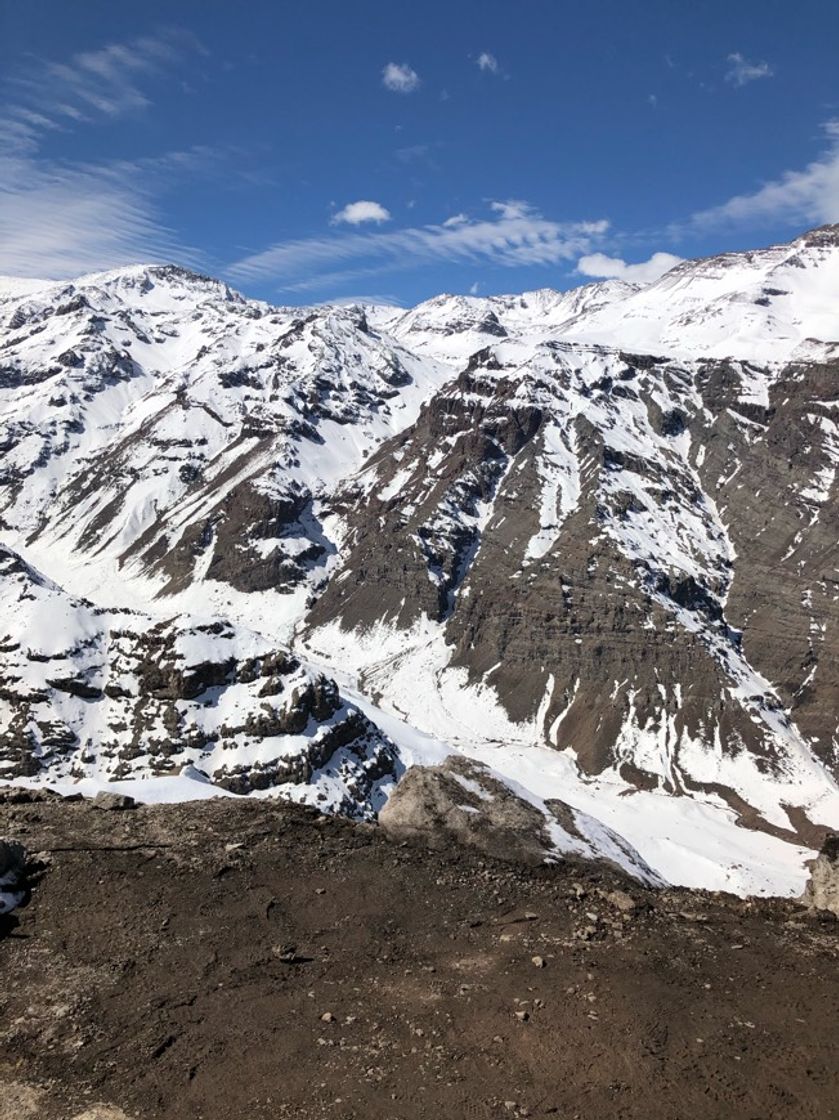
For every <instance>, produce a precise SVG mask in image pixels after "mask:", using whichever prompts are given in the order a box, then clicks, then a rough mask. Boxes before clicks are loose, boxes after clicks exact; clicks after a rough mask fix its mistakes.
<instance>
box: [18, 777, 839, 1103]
mask: <svg viewBox="0 0 839 1120" xmlns="http://www.w3.org/2000/svg"><path fill="white" fill-rule="evenodd" d="M20 796H21V795H18V794H15V793H10V792H6V793H4V794H0V836H6V837H14V838H17V839H19V840H21V841H23V842H24V843H25V844H26V846H27V848H28V849H29V851H30V852H32V853H42V855H41V859H42V860H43V863H44V864H45V870H44V871H43V874H42V877H41V878H40V881H39V882H37V883H36V884H35V886H34V888H33V892H32V898H31V902H30V903H29V905H28V906H26V908H25V909H23V910H21V911H19V912H18V914H17V916H16V919H14V918H13V919H11V920H10V919H6V920H5V925H4V926H3V927H2V928H0V1120H33V1118H37V1120H59V1118H61V1120H71V1118H73V1120H126V1118H127V1120H147V1118H148V1120H150V1118H162V1120H187V1118H188V1120H263V1118H266V1120H267V1118H269V1117H270V1118H271V1120H285V1118H294V1120H320V1118H327V1117H328V1118H330V1120H385V1118H387V1120H420V1118H433V1120H450V1118H452V1120H459V1118H461V1117H463V1118H468V1120H484V1118H487V1120H489V1118H493V1117H502V1118H510V1117H512V1118H515V1117H527V1116H531V1117H543V1116H551V1117H556V1118H558V1120H607V1118H608V1120H629V1118H631V1120H665V1118H666V1120H682V1118H685V1120H686V1118H690V1120H694V1118H696V1120H700V1118H701V1120H773V1118H776V1117H777V1118H779V1120H781V1118H782V1120H798V1118H802V1120H803V1118H809V1120H832V1118H839V1043H837V1031H836V1026H837V1019H839V970H837V963H839V923H837V922H834V921H830V920H827V919H826V918H822V919H821V920H820V919H819V918H818V917H813V916H811V915H809V914H806V913H805V912H804V911H803V910H802V909H801V908H800V907H798V906H797V905H796V904H795V903H792V902H777V901H772V902H765V901H751V902H742V901H739V900H737V899H733V898H731V897H729V896H719V895H709V894H704V893H696V892H690V891H682V890H678V891H677V890H672V891H666V892H654V891H647V890H644V889H641V888H639V887H637V886H635V885H634V884H633V883H632V882H631V881H629V880H627V879H626V878H625V877H623V876H622V875H620V874H619V873H618V872H617V871H615V872H613V871H611V870H610V869H608V868H603V867H602V866H595V865H593V864H585V863H579V862H573V863H571V862H569V863H564V864H563V865H561V866H559V867H557V868H553V869H551V868H545V869H537V870H528V869H524V868H518V867H514V866H512V865H506V864H501V863H494V862H492V861H489V860H486V859H483V858H481V857H480V856H479V855H477V854H475V853H473V852H470V851H465V850H451V851H448V852H445V853H440V852H430V851H426V850H425V849H423V848H419V847H403V846H398V845H395V844H393V843H391V842H388V841H387V840H386V839H385V838H384V836H383V835H381V834H380V833H379V832H378V831H377V830H376V828H375V827H374V826H357V825H352V824H350V823H348V822H344V821H339V820H334V819H328V818H321V817H318V816H317V815H316V814H315V813H313V812H310V811H308V810H304V809H300V808H295V807H290V806H287V805H282V804H278V803H272V802H253V801H223V802H221V801H213V802H205V803H198V804H191V805H184V806H171V807H163V806H161V807H149V808H141V809H134V810H128V811H123V812H114V811H106V810H103V809H100V808H97V807H94V806H93V805H92V804H90V803H85V802H66V801H65V802H61V801H59V800H57V799H52V798H48V797H41V798H40V799H36V800H22V801H20V800H16V799H17V798H18V797H20ZM22 796H23V797H27V796H29V795H22ZM36 796H39V797H40V795H36ZM0 920H1V919H0Z"/></svg>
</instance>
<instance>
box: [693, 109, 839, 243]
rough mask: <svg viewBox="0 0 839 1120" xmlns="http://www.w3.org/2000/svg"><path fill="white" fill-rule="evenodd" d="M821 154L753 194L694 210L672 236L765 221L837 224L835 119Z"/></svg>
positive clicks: (826, 129) (838, 122) (838, 128)
mask: <svg viewBox="0 0 839 1120" xmlns="http://www.w3.org/2000/svg"><path fill="white" fill-rule="evenodd" d="M822 128H823V133H824V135H825V137H826V139H827V141H828V143H827V146H826V148H825V150H824V152H823V153H822V154H821V155H820V156H819V157H818V159H815V160H813V161H812V162H811V163H809V164H807V166H806V167H804V168H802V169H801V170H798V171H785V172H783V174H781V175H780V176H779V177H778V178H777V179H773V180H771V181H770V182H768V183H764V185H763V186H761V187H760V188H758V189H757V190H755V191H750V192H747V193H745V194H739V195H735V196H734V197H733V198H730V199H728V201H727V202H723V203H722V204H720V205H718V206H712V207H709V208H708V209H706V210H700V211H697V212H696V213H695V214H693V215H692V216H691V217H690V218H689V219H688V220H687V221H686V222H682V223H677V224H675V225H674V226H672V227H671V232H673V233H674V234H678V235H681V234H684V233H686V232H690V231H695V230H709V229H716V228H723V227H726V226H733V225H739V226H746V227H748V226H755V225H759V224H761V223H766V222H770V221H771V222H779V221H780V222H788V223H790V224H792V223H795V222H803V223H813V224H819V223H822V222H839V118H837V119H834V120H829V121H827V122H826V123H825V124H824V125H823V126H822Z"/></svg>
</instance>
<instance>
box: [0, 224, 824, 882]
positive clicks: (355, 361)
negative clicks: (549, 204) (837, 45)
mask: <svg viewBox="0 0 839 1120" xmlns="http://www.w3.org/2000/svg"><path fill="white" fill-rule="evenodd" d="M837 291H839V233H838V232H837V227H826V228H824V229H821V230H816V231H812V232H811V233H809V234H806V235H804V236H802V237H800V238H798V239H796V240H795V241H793V242H791V243H790V244H789V245H781V246H773V247H771V248H770V249H766V250H759V251H755V252H753V253H745V254H726V255H724V256H722V257H716V258H711V259H709V260H704V261H694V262H686V263H685V264H682V265H679V266H678V267H677V268H676V269H674V270H672V271H671V272H670V273H668V274H667V275H666V276H664V277H662V278H661V280H659V281H657V282H656V283H654V284H652V285H649V286H647V287H643V288H641V287H638V286H632V285H624V284H619V283H616V282H610V283H606V284H597V285H588V286H586V287H584V288H581V289H578V290H576V291H573V292H566V293H558V292H551V291H549V290H543V291H540V292H532V293H525V294H523V295H521V296H510V297H495V298H490V299H478V298H470V297H455V296H441V297H438V298H436V299H434V300H430V301H428V302H427V303H425V304H421V305H420V306H419V307H417V308H414V309H412V310H410V311H408V312H401V311H399V310H396V309H393V308H379V307H353V308H330V307H322V308H313V309H306V310H301V309H288V308H274V307H270V306H268V305H266V304H261V303H255V302H253V301H248V300H246V299H244V298H243V297H241V296H239V295H238V294H237V293H235V292H233V291H231V290H230V289H229V288H228V287H227V286H226V285H224V284H223V283H220V282H218V281H214V280H211V279H209V278H206V277H199V276H196V275H194V274H192V273H188V272H185V271H184V270H181V269H176V268H171V267H151V268H141V267H137V268H132V269H125V270H121V271H119V272H116V273H110V274H103V275H99V276H93V277H85V278H82V279H80V280H79V281H77V282H74V283H73V284H69V285H68V284H64V285H44V286H43V287H40V288H37V287H32V286H29V287H28V288H27V289H26V290H25V291H18V292H16V293H13V294H11V295H9V296H7V297H5V298H2V297H0V333H1V334H2V342H0V344H1V345H2V350H0V441H2V450H3V455H2V464H0V518H1V519H2V520H0V532H2V534H3V539H4V540H5V541H6V542H7V544H8V545H9V546H10V547H11V548H13V549H15V550H16V551H17V553H18V554H19V555H18V556H12V554H11V553H6V554H4V558H3V564H4V572H5V576H4V585H5V586H6V587H7V588H8V587H11V588H13V589H15V590H14V592H13V597H14V596H17V597H16V598H14V604H13V607H12V608H11V609H13V610H14V611H18V612H21V610H22V608H21V607H20V605H19V604H25V610H24V611H23V613H21V618H23V617H26V618H29V614H27V613H26V612H30V613H31V612H32V611H34V610H35V609H36V607H35V605H33V604H39V603H42V600H43V599H44V598H45V597H46V598H47V599H48V600H49V603H50V605H49V607H45V606H39V607H38V608H37V609H38V610H39V611H41V615H40V616H39V617H40V618H41V620H42V621H41V622H39V623H38V625H45V624H44V623H43V619H44V618H47V617H49V612H50V611H52V612H56V611H57V612H58V614H59V615H61V617H64V616H65V614H67V612H69V613H70V615H72V617H73V620H74V621H73V626H74V627H75V629H74V630H72V635H71V636H70V637H68V636H67V635H66V634H65V637H64V638H62V641H63V642H64V645H63V646H62V647H61V650H60V651H59V650H57V649H56V650H55V651H54V652H50V653H49V656H48V657H47V659H46V660H39V658H41V657H43V656H44V651H43V650H41V649H40V647H39V646H38V645H37V643H36V644H35V645H34V646H31V648H30V645H27V644H26V642H25V639H24V635H23V633H22V632H20V631H19V630H15V629H14V627H12V629H11V631H10V634H9V635H7V637H6V638H5V639H4V641H5V642H6V643H7V646H8V648H7V650H6V661H5V663H4V665H5V667H4V673H5V677H4V682H3V703H4V704H5V705H6V707H5V709H4V713H5V714H4V715H3V721H2V724H0V744H2V748H1V749H2V751H3V752H4V754H3V758H4V760H5V764H6V767H7V772H8V773H16V774H22V773H27V772H33V771H34V770H36V769H37V770H38V771H39V772H42V771H44V770H46V771H49V772H51V773H59V774H62V775H64V774H70V773H82V772H84V773H88V774H89V773H93V772H96V773H100V772H101V773H103V774H107V775H108V776H112V777H119V776H123V775H125V774H132V775H134V774H143V775H151V774H159V773H171V772H173V771H174V770H176V769H177V768H178V767H179V766H181V765H183V764H185V763H189V764H193V765H198V766H200V768H201V769H203V770H207V772H208V773H210V774H211V775H212V777H213V780H214V781H215V782H217V783H218V784H221V785H224V786H225V787H226V788H228V789H230V790H235V791H241V792H247V791H250V790H253V789H257V790H259V789H262V788H266V787H271V788H282V789H286V788H289V789H290V788H291V787H292V786H294V788H295V789H296V791H297V794H296V795H300V796H303V793H302V791H304V790H312V791H317V792H313V793H312V794H311V796H312V797H320V796H324V797H325V798H326V802H327V803H329V804H335V805H343V806H347V805H349V804H350V803H352V805H353V806H354V809H353V811H358V812H360V813H362V814H365V813H369V812H372V811H373V809H374V808H375V807H376V806H377V804H378V802H379V801H380V800H381V794H382V791H383V790H384V789H385V788H386V785H387V783H388V782H391V781H392V777H393V774H394V773H395V771H396V770H397V769H398V764H397V762H396V761H395V759H396V756H397V755H399V757H400V758H404V759H407V760H408V761H411V759H412V758H413V755H412V754H411V749H412V748H409V747H406V745H405V744H406V743H413V742H414V741H415V740H414V739H413V738H412V735H413V734H414V732H412V731H410V728H409V729H408V731H406V732H405V736H406V737H404V738H403V740H402V741H401V742H399V743H396V745H395V746H394V745H392V744H389V740H388V741H387V742H386V741H385V739H386V737H382V735H381V733H380V732H377V731H376V729H375V727H373V726H372V725H369V724H366V723H364V722H363V721H364V720H365V719H367V718H368V717H362V716H361V714H360V710H359V711H355V710H354V709H353V705H349V706H348V705H346V704H344V702H343V701H342V700H341V698H340V696H338V695H337V694H336V692H335V689H334V686H333V685H331V684H329V683H323V682H322V681H320V678H319V677H318V672H319V670H309V669H308V668H307V666H306V662H307V661H311V662H313V663H319V664H321V665H323V666H324V667H325V672H326V678H328V677H329V674H330V672H332V673H336V674H338V675H339V676H340V675H341V674H342V673H347V672H349V673H350V674H352V673H356V674H358V675H359V684H360V686H361V688H362V690H363V691H365V692H366V694H367V696H368V698H372V699H373V700H374V701H375V702H376V703H377V704H378V705H379V706H380V709H381V710H382V717H383V720H382V721H383V722H385V723H387V720H385V719H384V713H385V712H386V713H387V716H388V719H392V717H393V716H394V715H397V716H399V717H401V718H402V719H404V720H406V721H407V723H408V724H409V725H413V727H414V728H415V729H419V730H420V731H422V732H427V733H432V734H433V735H435V736H436V737H437V739H438V740H442V741H443V744H444V746H443V747H442V748H440V749H443V750H444V751H451V750H456V751H462V752H465V753H467V754H470V753H471V754H474V755H475V756H476V757H477V756H481V757H484V756H485V755H486V753H487V752H493V753H492V766H493V769H494V771H496V772H498V773H500V774H502V775H506V778H507V779H509V780H511V781H516V782H518V781H522V780H523V775H525V774H526V780H527V782H528V783H530V789H531V792H533V793H534V794H535V795H536V796H537V797H541V798H542V799H543V800H544V798H545V797H546V796H547V795H548V793H549V792H550V793H551V795H552V796H555V797H557V796H558V797H560V799H561V800H565V799H566V798H567V800H568V802H569V804H571V805H572V806H574V807H575V808H576V809H578V810H580V811H582V810H584V809H585V810H586V811H591V809H592V804H591V801H590V799H593V800H594V801H595V802H597V803H598V804H600V803H601V799H604V798H605V799H606V801H608V803H609V805H610V806H611V808H610V809H609V811H608V813H607V816H608V817H609V821H610V822H611V826H612V828H613V829H614V830H615V831H617V832H623V833H624V835H626V831H625V830H626V829H627V828H628V829H629V830H630V831H631V832H632V835H631V836H630V840H631V841H632V843H633V844H634V846H635V847H636V848H638V849H639V850H640V851H641V854H642V856H644V858H647V859H649V860H651V857H652V854H653V852H655V855H656V858H659V859H661V860H662V861H663V863H662V864H661V865H659V867H657V870H661V869H662V867H663V866H664V864H666V865H667V867H668V868H669V869H670V874H671V875H672V874H679V875H682V874H686V873H687V872H685V871H684V867H685V866H686V864H684V862H683V861H681V859H680V860H676V861H675V863H673V862H672V861H671V860H670V856H669V855H667V854H666V853H664V852H663V851H662V850H661V844H663V842H664V838H665V837H664V833H665V832H666V833H667V836H666V839H667V841H668V843H670V844H671V845H672V844H675V845H676V846H679V847H680V846H681V845H682V844H684V843H686V841H684V839H683V838H682V837H683V834H682V832H681V831H680V829H681V827H682V824H684V825H685V827H688V825H689V826H690V828H691V829H693V832H692V833H691V835H692V836H693V837H694V839H693V840H691V845H692V848H691V851H695V847H696V845H699V847H700V848H701V849H702V853H703V854H702V859H703V861H704V860H706V858H707V865H708V866H709V867H710V866H712V865H713V866H714V867H718V866H720V865H721V863H720V861H726V860H727V861H728V862H727V864H726V866H727V867H728V870H729V871H730V872H731V873H732V874H734V875H735V876H736V875H737V874H738V872H736V870H733V869H735V868H736V866H738V864H739V862H742V861H743V860H745V861H746V862H748V860H749V859H752V860H753V861H754V860H759V858H760V857H759V856H757V855H755V853H756V852H757V848H756V847H755V846H753V847H750V848H749V852H750V855H748V856H745V855H742V856H735V855H730V856H725V855H723V854H721V853H722V852H723V851H724V850H725V849H726V847H727V846H728V847H729V848H731V850H732V851H733V850H734V849H735V848H737V847H738V845H739V844H740V843H741V840H742V843H744V844H747V846H748V844H749V843H751V842H750V841H747V840H746V839H743V838H742V837H743V829H744V828H745V829H746V830H754V829H759V830H761V831H762V833H763V835H764V837H765V838H766V841H765V842H766V843H769V842H770V841H773V842H777V843H778V844H780V845H781V847H783V845H784V844H790V845H795V847H794V849H793V848H790V849H789V850H790V851H793V850H794V851H795V853H796V854H795V856H794V859H795V860H796V861H797V864H796V865H797V866H800V860H801V858H803V856H804V855H805V854H806V853H804V852H802V851H801V848H802V847H807V848H812V847H814V846H817V845H818V843H819V842H820V841H821V839H822V837H823V835H824V833H825V830H826V829H827V828H829V827H831V826H833V827H835V825H836V823H837V820H839V789H837V777H839V717H837V711H839V675H837V674H838V673H839V670H837V668H836V667H837V665H839V582H837V581H839V554H838V550H839V546H837V540H839V531H838V530H839V505H838V504H837V503H838V502H839V499H837V489H836V482H835V474H836V465H837V462H839V404H837V393H836V384H837V375H839V351H837V347H838V346H839V342H837V340H838V339H839V316H837V315H836V312H835V306H836V304H835V298H836V292H837ZM22 556H25V557H26V558H27V560H34V561H35V562H36V564H37V566H39V567H40V568H41V569H43V570H44V571H46V573H47V574H48V576H49V577H50V578H51V579H53V580H55V581H56V582H55V586H53V585H52V584H49V581H44V580H41V577H40V576H37V575H34V574H33V573H32V570H31V569H30V568H28V567H27V566H26V563H25V561H24V560H23V559H21V557H22ZM20 565H22V567H16V566H20ZM15 573H16V574H15ZM21 573H25V574H21ZM21 581H23V582H21ZM39 581H41V582H39ZM24 584H27V586H28V588H29V589H28V590H26V591H21V588H22V587H23V585H24ZM62 586H63V587H66V590H67V591H68V592H72V594H65V593H64V592H62V590H61V587H62ZM32 588H37V590H32ZM85 597H86V598H87V599H90V600H92V601H95V603H96V605H95V606H93V605H92V603H83V602H82V600H83V599H84V598H85ZM58 603H60V604H61V606H60V607H58V606H56V604H58ZM129 608H130V609H129ZM208 610H209V612H210V613H211V614H212V615H213V616H214V617H213V618H212V619H210V620H207V619H202V618H199V617H198V616H200V615H202V614H206V613H207V612H208ZM80 620H81V621H80ZM27 625H28V626H30V627H31V622H27ZM47 628H48V627H47ZM61 632H62V633H64V631H61ZM292 639H293V640H294V643H295V644H296V652H295V653H294V654H292V653H290V652H289V651H288V649H287V648H285V646H287V645H288V643H289V642H291V641H292ZM16 643H17V644H16ZM59 653H60V656H58V655H59ZM30 654H31V655H32V656H30ZM54 654H55V661H56V664H52V663H51V660H50V659H51V658H53V657H54ZM59 661H60V662H61V664H58V662H59ZM298 662H300V663H299V664H298ZM33 666H36V667H37V666H46V668H44V669H43V670H41V669H40V668H38V669H37V671H36V670H35V669H34V668H33ZM341 679H342V680H345V679H348V678H346V677H343V676H341ZM319 681H320V683H319ZM108 687H111V692H112V693H113V694H109V693H108V691H107V688H108ZM275 687H276V689H277V690H276V691H271V690H272V689H274V688H275ZM342 687H343V686H342ZM115 689H116V692H115V691H114V690H115ZM123 689H124V693H125V694H123V693H122V692H121V691H120V690H123ZM196 690H198V691H196ZM264 690H267V691H264ZM278 698H280V699H278ZM333 705H337V707H332V706H333ZM351 709H353V710H351ZM367 710H368V712H370V713H371V714H372V715H373V717H374V718H373V723H374V724H375V722H376V719H375V711H373V710H372V709H370V707H369V705H368V708H367ZM304 724H305V726H306V727H308V728H309V731H306V730H305V729H304ZM298 725H300V726H298ZM388 726H391V724H388ZM312 728H316V729H317V730H316V731H315V732H314V733H312ZM313 734H314V739H313ZM400 734H401V732H400ZM301 736H302V737H303V738H305V739H306V741H305V743H304V742H303V741H302V740H301ZM315 740H317V742H318V743H320V744H321V745H320V746H318V747H317V748H315V747H314V746H313V743H314V741H315ZM292 741H293V743H294V746H291V745H290V744H291V743H292ZM436 749H437V748H436V747H435V750H436ZM335 759H340V764H339V763H338V762H335V761H334V760H335ZM329 767H332V769H331V770H330V771H329V774H328V775H327V777H328V779H329V780H328V781H327V778H326V777H323V774H324V773H325V770H328V769H329ZM338 771H340V773H338ZM336 774H337V776H335V775H336ZM333 777H334V782H335V784H334V785H330V783H331V782H332V781H333ZM383 782H384V783H385V785H382V783H383ZM327 786H329V790H328V791H326V792H325V790H326V787H327ZM548 787H550V789H549V788H548ZM306 796H309V794H306ZM620 797H623V798H624V800H623V801H622V802H619V801H618V800H617V799H618V798H620ZM627 797H632V798H635V799H636V800H635V801H634V802H629V801H627V800H626V798H627ZM575 798H576V801H575ZM348 799H349V800H348ZM609 799H611V800H609ZM605 803H606V802H605V801H603V804H605ZM630 803H631V804H638V805H641V804H643V805H644V806H645V809H644V814H642V815H641V816H640V817H639V814H638V813H631V812H628V811H627V810H626V808H625V806H627V805H629V804H630ZM673 814H675V816H673ZM697 814H699V815H698V816H697ZM595 815H596V814H595ZM676 819H678V821H679V822H680V823H679V827H678V829H676V830H675V832H674V830H673V828H672V827H671V825H669V824H668V825H665V824H664V823H663V822H664V821H665V820H667V821H673V820H676ZM645 822H648V823H645ZM686 822H687V823H686ZM690 822H693V823H690ZM709 822H712V823H713V828H717V827H719V828H720V829H721V832H720V836H722V835H723V834H724V835H725V836H727V837H729V838H731V837H733V838H734V839H733V840H732V841H731V843H729V842H728V841H726V843H723V842H722V840H720V843H719V846H718V847H716V848H715V850H714V852H713V853H712V854H710V855H709V854H707V851H706V849H705V848H704V847H703V845H704V841H703V836H704V834H705V832H706V831H707V829H706V826H707V825H708V824H709ZM733 825H734V826H739V827H735V830H734V831H732V826H733ZM676 835H678V837H679V839H675V836H676ZM648 841H649V842H650V843H651V844H652V848H650V847H649V846H645V845H646V844H647V842H648ZM773 850H779V849H777V848H775V849H773ZM785 850H786V849H785ZM651 861H652V860H651ZM652 862H653V863H654V861H652ZM702 866H705V864H704V863H702ZM674 868H675V869H676V870H675V871H674V870H673V869H674ZM727 873H728V872H727ZM691 881H692V880H691ZM706 881H707V882H709V883H711V882H712V881H713V885H720V884H719V883H718V882H717V880H715V879H713V880H712V879H707V880H703V882H706ZM735 881H736V882H739V880H735ZM723 884H724V885H729V879H727V878H726V879H724V880H723Z"/></svg>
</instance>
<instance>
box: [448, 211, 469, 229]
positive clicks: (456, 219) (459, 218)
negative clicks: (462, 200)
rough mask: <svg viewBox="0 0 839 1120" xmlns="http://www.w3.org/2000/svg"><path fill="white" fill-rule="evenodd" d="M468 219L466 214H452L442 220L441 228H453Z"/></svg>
mask: <svg viewBox="0 0 839 1120" xmlns="http://www.w3.org/2000/svg"><path fill="white" fill-rule="evenodd" d="M468 221H469V215H468V214H452V216H451V217H450V218H446V220H445V221H444V222H443V228H444V229H453V228H454V227H455V226H462V225H464V224H465V223H466V222H468Z"/></svg>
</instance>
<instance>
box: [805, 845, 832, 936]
mask: <svg viewBox="0 0 839 1120" xmlns="http://www.w3.org/2000/svg"><path fill="white" fill-rule="evenodd" d="M801 901H802V902H804V903H806V905H807V906H809V907H810V908H811V909H813V910H829V911H830V912H831V913H833V914H836V916H837V917H839V836H828V837H827V838H826V839H825V841H824V843H823V844H822V850H821V851H820V852H819V854H818V855H817V856H816V858H815V859H814V860H811V861H810V878H809V879H808V880H807V885H806V886H805V887H804V893H803V895H802V896H801Z"/></svg>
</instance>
